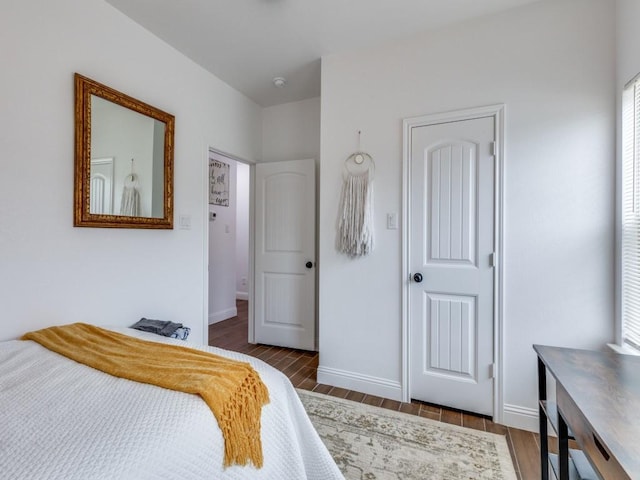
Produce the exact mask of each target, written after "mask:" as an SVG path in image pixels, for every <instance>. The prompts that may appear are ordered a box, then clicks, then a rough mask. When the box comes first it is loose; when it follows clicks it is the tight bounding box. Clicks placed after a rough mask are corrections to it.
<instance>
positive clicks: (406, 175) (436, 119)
mask: <svg viewBox="0 0 640 480" xmlns="http://www.w3.org/2000/svg"><path fill="white" fill-rule="evenodd" d="M485 117H493V119H494V126H495V142H496V147H495V172H494V184H495V185H494V188H495V191H494V212H493V213H494V252H495V253H496V258H495V260H494V263H495V266H494V269H493V286H494V288H493V304H494V309H493V312H494V313H493V364H494V370H493V374H494V375H493V376H494V379H493V380H494V381H493V421H494V422H496V423H502V421H503V416H504V403H503V382H502V379H503V371H504V367H503V343H504V336H503V334H504V331H503V328H504V324H503V323H504V315H503V313H504V296H503V288H504V268H503V258H504V255H503V253H504V151H505V150H504V123H505V105H504V104H496V105H488V106H484V107H477V108H469V109H464V110H455V111H449V112H441V113H434V114H430V115H423V116H419V117H411V118H405V119H404V120H403V121H402V136H403V141H402V150H403V151H402V192H403V193H402V282H401V284H402V401H403V402H410V401H411V383H410V381H411V380H410V378H411V376H410V359H411V352H410V341H409V340H410V338H411V318H410V304H409V301H410V292H409V287H410V280H409V275H410V272H411V265H410V264H409V262H410V252H411V245H410V237H409V219H410V218H411V182H410V180H411V168H410V167H411V165H410V161H409V160H410V156H411V145H412V135H411V134H412V129H413V128H416V127H427V126H429V125H437V124H440V123H450V122H456V121H463V120H474V119H478V118H485Z"/></svg>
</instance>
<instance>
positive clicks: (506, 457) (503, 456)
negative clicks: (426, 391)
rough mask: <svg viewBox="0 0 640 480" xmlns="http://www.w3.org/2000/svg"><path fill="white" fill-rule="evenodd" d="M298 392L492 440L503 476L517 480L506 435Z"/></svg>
mask: <svg viewBox="0 0 640 480" xmlns="http://www.w3.org/2000/svg"><path fill="white" fill-rule="evenodd" d="M296 391H297V392H298V395H301V394H302V395H309V396H312V397H318V398H324V399H327V400H330V401H332V402H337V403H344V404H350V405H354V404H355V405H358V407H359V408H362V409H363V410H364V411H368V412H371V413H372V414H375V415H386V416H388V417H391V418H401V419H405V420H406V419H407V418H411V421H412V422H418V423H420V422H422V423H423V424H425V425H429V426H431V427H433V428H440V429H450V430H454V431H459V432H464V433H468V434H470V435H476V436H479V437H483V438H488V439H491V440H492V441H493V442H494V443H495V445H496V450H497V452H498V459H499V461H500V468H501V470H502V475H503V476H504V479H505V480H517V478H518V477H517V475H516V471H515V466H514V465H513V461H512V460H511V453H510V452H509V446H508V444H507V437H506V436H505V435H500V434H498V433H491V432H483V431H481V430H475V429H473V428H468V427H461V426H459V425H453V424H451V423H444V422H438V421H437V420H431V419H429V418H424V417H420V416H417V415H411V414H408V413H403V412H397V411H394V410H389V409H386V408H383V407H374V406H373V405H367V404H366V403H359V402H354V401H353V400H347V399H345V398H340V397H333V396H331V395H325V394H323V393H317V392H312V391H310V390H303V389H300V388H297V389H296Z"/></svg>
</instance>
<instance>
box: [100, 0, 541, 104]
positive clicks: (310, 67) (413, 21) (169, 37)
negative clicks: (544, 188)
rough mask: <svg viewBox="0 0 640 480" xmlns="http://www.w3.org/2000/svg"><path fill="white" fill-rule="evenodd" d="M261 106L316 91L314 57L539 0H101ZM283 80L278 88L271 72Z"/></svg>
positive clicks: (317, 61)
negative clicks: (284, 79) (283, 82)
mask: <svg viewBox="0 0 640 480" xmlns="http://www.w3.org/2000/svg"><path fill="white" fill-rule="evenodd" d="M106 1H107V2H108V3H110V4H111V5H113V6H114V7H115V8H117V9H118V10H120V11H121V12H123V13H124V14H125V15H127V16H128V17H130V18H131V19H133V20H134V21H136V22H137V23H139V24H140V25H142V26H143V27H145V28H147V29H148V30H150V31H151V32H153V33H154V34H155V35H157V36H158V37H160V38H161V39H163V40H164V41H165V42H167V43H168V44H170V45H172V46H173V47H174V48H176V49H177V50H178V51H180V52H182V53H183V54H185V55H186V56H187V57H189V58H191V59H192V60H194V61H195V62H196V63H198V64H200V65H201V66H202V67H204V68H205V69H207V70H208V71H210V72H211V73H213V74H214V75H216V76H217V77H218V78H220V79H222V80H223V81H225V82H226V83H228V84H229V85H231V86H232V87H234V88H235V89H236V90H239V91H240V92H242V93H244V94H245V95H246V96H248V97H249V98H251V99H252V100H254V101H255V102H256V103H258V104H259V105H261V106H263V107H267V106H271V105H277V104H281V103H286V102H292V101H297V100H302V99H305V98H311V97H317V96H319V95H320V57H322V56H323V55H327V54H330V53H336V52H340V51H345V50H352V49H357V48H363V47H367V46H373V45H378V44H382V43H385V42H388V41H392V40H394V39H399V38H402V37H406V36H410V35H413V34H416V33H418V32H422V31H425V30H429V29H434V28H438V27H442V26H445V25H447V24H451V23H456V22H461V21H464V20H468V19H470V18H474V17H478V16H482V15H488V14H492V13H497V12H499V11H503V10H507V9H509V8H513V7H517V6H520V5H524V4H527V3H532V2H534V1H538V0H180V1H176V0H106ZM278 76H282V77H285V78H286V79H287V84H286V86H285V87H284V88H276V87H275V86H274V85H273V82H272V80H273V78H274V77H278Z"/></svg>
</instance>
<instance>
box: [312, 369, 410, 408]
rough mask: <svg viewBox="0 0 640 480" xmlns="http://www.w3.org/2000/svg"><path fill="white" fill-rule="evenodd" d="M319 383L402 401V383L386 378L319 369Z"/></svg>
mask: <svg viewBox="0 0 640 480" xmlns="http://www.w3.org/2000/svg"><path fill="white" fill-rule="evenodd" d="M317 375H318V383H322V384H325V385H332V386H334V387H341V388H346V389H347V390H353V391H355V392H362V393H366V394H369V395H377V396H378V397H382V398H389V399H391V400H398V401H399V400H401V399H402V386H401V385H400V382H394V381H392V380H387V379H386V378H379V377H372V376H370V375H363V374H361V373H356V372H349V371H346V370H339V369H337V368H330V367H323V366H319V367H318V374H317Z"/></svg>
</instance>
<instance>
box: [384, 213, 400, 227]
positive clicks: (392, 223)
mask: <svg viewBox="0 0 640 480" xmlns="http://www.w3.org/2000/svg"><path fill="white" fill-rule="evenodd" d="M397 229H398V214H397V213H387V230H397Z"/></svg>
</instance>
